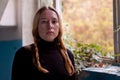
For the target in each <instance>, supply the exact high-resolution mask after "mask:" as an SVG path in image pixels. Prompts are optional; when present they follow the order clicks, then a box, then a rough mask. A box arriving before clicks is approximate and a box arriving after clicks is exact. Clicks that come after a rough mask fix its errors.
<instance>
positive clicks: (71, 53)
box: [67, 48, 74, 58]
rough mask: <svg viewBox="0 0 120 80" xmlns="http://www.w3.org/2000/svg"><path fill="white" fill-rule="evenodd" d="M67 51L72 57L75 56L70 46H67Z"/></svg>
mask: <svg viewBox="0 0 120 80" xmlns="http://www.w3.org/2000/svg"><path fill="white" fill-rule="evenodd" d="M67 53H68V55H69V57H70V58H74V54H73V52H72V51H71V50H70V49H68V48H67Z"/></svg>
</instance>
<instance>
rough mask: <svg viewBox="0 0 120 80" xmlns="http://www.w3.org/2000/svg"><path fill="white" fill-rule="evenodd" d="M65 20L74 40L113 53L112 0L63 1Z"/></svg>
mask: <svg viewBox="0 0 120 80" xmlns="http://www.w3.org/2000/svg"><path fill="white" fill-rule="evenodd" d="M62 1H63V5H62V6H63V15H62V16H63V20H64V22H65V24H67V26H68V28H69V29H70V32H71V34H72V37H73V39H75V40H77V41H78V42H81V43H86V44H91V43H94V44H98V45H100V46H102V48H103V49H104V51H107V52H109V53H113V51H114V45H113V2H112V0H99V1H98V0H62Z"/></svg>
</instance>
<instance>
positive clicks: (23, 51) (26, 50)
mask: <svg viewBox="0 0 120 80" xmlns="http://www.w3.org/2000/svg"><path fill="white" fill-rule="evenodd" d="M33 48H34V44H30V45H26V46H22V47H20V48H19V49H18V50H17V51H16V53H15V56H16V57H17V56H19V57H20V56H22V57H23V56H29V55H30V54H32V53H33Z"/></svg>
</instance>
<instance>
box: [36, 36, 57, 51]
mask: <svg viewBox="0 0 120 80" xmlns="http://www.w3.org/2000/svg"><path fill="white" fill-rule="evenodd" d="M57 43H58V41H57V40H56V39H55V40H54V41H53V42H48V41H45V40H43V39H41V38H40V39H39V41H38V44H37V46H38V48H39V49H40V50H41V49H56V48H57V45H58V44H57Z"/></svg>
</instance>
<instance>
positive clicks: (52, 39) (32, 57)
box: [12, 6, 75, 80]
mask: <svg viewBox="0 0 120 80" xmlns="http://www.w3.org/2000/svg"><path fill="white" fill-rule="evenodd" d="M32 34H33V38H34V43H33V44H30V45H28V46H24V47H21V48H20V49H19V50H18V51H17V52H16V54H15V57H14V61H13V67H12V80H75V73H74V57H73V54H72V53H71V51H70V50H68V49H66V47H65V45H64V44H63V41H62V25H61V22H60V17H59V15H58V12H57V11H56V10H55V9H54V8H52V7H46V6H45V7H42V8H41V9H39V10H38V11H37V13H36V15H35V17H34V21H33V29H32Z"/></svg>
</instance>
